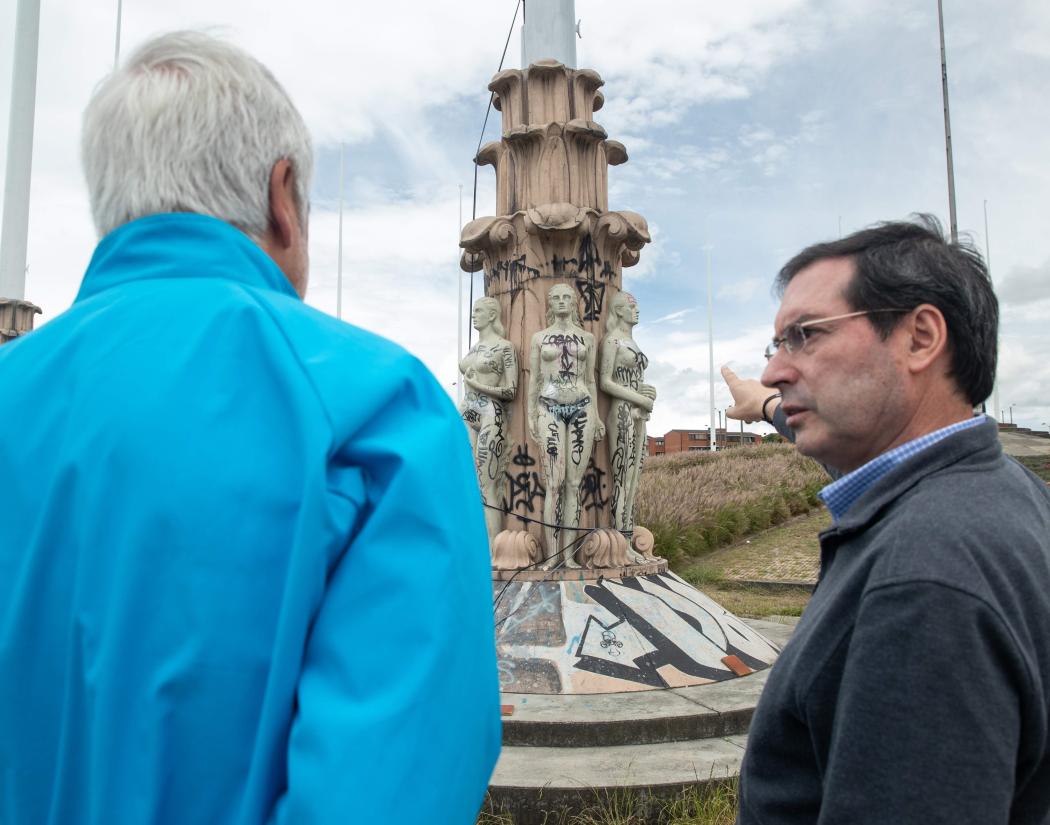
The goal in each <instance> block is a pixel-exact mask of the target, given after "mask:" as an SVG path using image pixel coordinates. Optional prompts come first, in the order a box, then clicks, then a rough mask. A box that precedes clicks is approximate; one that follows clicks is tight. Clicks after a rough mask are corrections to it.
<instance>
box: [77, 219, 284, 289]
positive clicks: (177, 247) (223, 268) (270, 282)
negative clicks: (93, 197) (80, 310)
mask: <svg viewBox="0 0 1050 825" xmlns="http://www.w3.org/2000/svg"><path fill="white" fill-rule="evenodd" d="M164 278H168V279H170V278H179V279H185V278H224V279H229V280H233V281H239V282H241V283H243V284H246V285H248V286H252V287H256V288H261V289H272V290H276V291H278V292H283V293H285V294H286V295H291V296H295V297H296V298H298V295H297V294H296V292H295V289H294V288H293V287H292V285H291V283H290V282H289V281H288V278H287V277H285V275H284V273H283V272H281V270H280V269H279V268H278V266H277V264H275V263H274V262H273V260H272V259H271V258H270V256H269V255H267V254H266V253H265V252H263V251H262V249H261V248H260V247H259V246H258V245H257V244H256V243H255V242H254V241H253V240H252V239H251V238H249V237H248V236H247V235H245V234H244V233H243V232H241V231H240V230H239V229H237V228H236V227H234V226H231V225H230V224H228V223H225V222H224V221H220V220H218V219H217V218H212V217H209V216H208V215H197V214H193V213H190V212H178V213H165V214H160V215H149V216H148V217H145V218H139V219H138V220H135V221H131V222H130V223H126V224H124V225H123V226H120V227H118V228H117V229H114V230H113V231H112V232H110V233H109V234H108V235H106V237H104V238H103V239H102V240H101V241H99V244H98V246H97V247H96V248H95V254H94V255H92V256H91V263H90V264H88V268H87V272H86V273H84V280H83V282H82V283H81V285H80V291H79V292H78V293H77V298H76V300H77V301H83V300H86V299H88V298H91V297H92V296H94V295H97V294H98V293H100V292H103V291H104V290H107V289H109V288H110V287H114V286H119V285H121V284H125V283H129V282H131V281H145V280H151V279H164Z"/></svg>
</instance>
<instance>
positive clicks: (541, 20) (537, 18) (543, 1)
mask: <svg viewBox="0 0 1050 825" xmlns="http://www.w3.org/2000/svg"><path fill="white" fill-rule="evenodd" d="M576 35H577V30H576V2H575V0H528V8H527V9H526V13H525V16H524V18H523V22H522V25H521V67H522V68H523V69H527V68H528V67H529V66H530V65H532V64H533V63H535V62H536V61H537V60H544V59H553V60H557V61H558V62H559V63H564V64H565V65H566V66H568V67H569V68H570V69H575V68H576Z"/></svg>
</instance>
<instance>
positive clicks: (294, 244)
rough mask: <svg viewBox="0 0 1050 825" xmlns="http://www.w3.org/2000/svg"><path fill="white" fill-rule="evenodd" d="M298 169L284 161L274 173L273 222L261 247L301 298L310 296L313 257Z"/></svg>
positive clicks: (273, 170)
mask: <svg viewBox="0 0 1050 825" xmlns="http://www.w3.org/2000/svg"><path fill="white" fill-rule="evenodd" d="M295 184H296V179H295V169H294V168H293V167H292V163H291V161H289V160H287V159H281V160H279V161H277V163H275V164H274V165H273V168H272V169H271V170H270V185H269V196H270V204H269V205H270V220H269V226H267V227H266V233H265V234H264V235H263V236H262V237H261V238H259V241H258V242H259V246H260V247H261V248H262V250H263V251H264V252H265V253H266V254H267V255H269V256H270V258H271V259H272V260H273V262H274V263H275V264H277V266H278V268H279V269H280V270H281V271H282V272H283V273H284V274H285V277H286V278H288V281H289V282H290V283H291V285H292V287H293V288H294V289H295V291H296V292H298V293H299V297H303V296H305V295H306V283H307V279H308V277H309V254H308V247H307V239H306V221H305V218H304V220H303V222H302V223H300V221H299V214H300V210H299V203H298V199H297V198H296V192H295V190H296V185H295Z"/></svg>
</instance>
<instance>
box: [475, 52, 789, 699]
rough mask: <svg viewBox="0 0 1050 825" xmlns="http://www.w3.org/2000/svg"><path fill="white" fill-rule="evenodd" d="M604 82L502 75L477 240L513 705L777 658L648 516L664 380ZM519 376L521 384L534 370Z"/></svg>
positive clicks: (493, 501)
mask: <svg viewBox="0 0 1050 825" xmlns="http://www.w3.org/2000/svg"><path fill="white" fill-rule="evenodd" d="M601 86H602V80H601V78H600V77H599V76H598V74H597V73H596V72H594V71H591V70H589V69H582V70H581V69H575V68H571V67H570V66H568V65H565V64H564V63H562V62H559V61H557V60H553V59H540V60H537V61H535V62H532V63H531V65H529V66H528V67H527V68H524V69H513V70H508V71H503V72H500V73H499V74H497V75H496V77H495V78H494V79H493V80H492V82H491V84H490V85H489V89H490V90H491V91H492V92H493V99H494V103H493V105H494V106H495V107H496V109H498V110H499V111H500V112H501V114H502V138H501V140H499V141H497V142H492V143H488V144H486V145H485V146H483V147H482V148H481V150H480V152H479V153H478V156H477V158H476V162H477V163H479V164H484V165H491V166H493V167H494V169H495V173H496V209H497V212H498V214H497V215H495V216H487V217H480V218H477V219H476V220H473V221H471V222H470V223H469V224H467V225H466V226H465V227H464V228H463V231H462V235H461V239H460V246H461V247H462V249H463V254H462V258H461V265H462V267H463V269H464V270H466V271H467V272H477V271H481V272H483V273H484V285H485V297H484V298H482V299H481V300H479V301H478V302H477V303H476V305H475V308H474V314H473V323H474V326H475V328H476V329H477V330H478V332H479V340H478V343H477V345H476V346H475V347H473V348H472V349H471V351H470V353H468V355H467V357H466V358H465V359H464V360H463V362H462V364H461V365H460V369H461V371H462V373H463V376H464V382H465V384H466V387H467V394H466V398H465V400H464V403H463V406H462V408H461V409H462V413H463V417H464V420H465V421H466V423H467V425H468V427H470V428H471V432H472V442H473V444H474V447H475V459H476V465H477V468H478V477H479V484H480V487H481V491H482V498H483V501H484V503H485V505H486V512H487V520H488V526H489V537H490V542H491V549H492V559H493V588H494V591H493V592H494V612H495V617H496V627H497V648H498V652H499V667H500V679H501V686H502V688H503V691H504V694H505V696H507V697H508V698H511V697H513V696H519V695H523V694H537V693H539V694H573V693H616V692H625V691H644V690H651V689H660V688H683V687H687V686H695V685H703V684H708V683H713V682H719V681H723V680H728V679H733V678H736V677H738V676H741V675H745V674H748V673H751V672H754V671H756V670H761V669H763V668H766V667H768V665H769V664H770V663H771V662H772V661H773V660H774V659H775V658H776V656H777V653H778V648H777V647H776V645H774V644H772V643H771V642H769V641H768V640H766V639H765V638H764V637H763V636H761V635H760V634H759V633H757V632H756V631H755V630H754V629H752V628H751V627H750V626H749V625H747V624H745V623H744V622H742V621H740V620H739V619H737V618H736V617H735V616H733V615H731V614H729V613H728V612H727V611H725V610H724V609H723V608H721V607H720V606H719V605H718V604H716V603H715V602H713V601H712V600H711V599H709V598H708V597H706V596H704V594H702V593H700V592H699V591H697V590H696V589H695V588H694V587H692V586H691V585H689V584H688V583H687V582H685V581H684V580H682V579H681V578H679V577H678V576H676V575H675V574H674V573H672V572H670V571H669V570H668V567H667V562H666V561H665V560H663V559H659V558H656V557H655V556H654V555H653V552H652V551H653V539H652V534H651V533H650V532H649V531H648V530H646V529H645V528H644V527H643V526H640V525H636V524H635V523H634V504H635V493H636V490H637V488H638V479H639V475H640V472H641V468H642V462H643V459H644V448H645V422H646V420H647V419H648V417H649V413H650V412H651V411H652V409H653V405H654V403H656V389H655V388H654V387H652V386H651V385H649V384H647V383H645V380H644V378H645V369H646V366H647V364H648V361H647V359H646V357H645V355H644V354H643V353H642V351H641V349H640V348H639V347H638V345H637V344H636V342H635V341H634V337H633V329H634V327H635V325H636V324H637V323H638V321H639V307H638V302H637V301H636V300H635V299H634V297H633V296H631V295H629V294H628V293H626V292H624V291H623V289H622V274H621V273H622V268H623V267H624V266H631V265H633V264H635V263H637V262H638V260H639V257H640V253H641V250H642V249H643V247H644V246H645V245H646V244H647V243H648V242H649V241H650V236H649V231H648V227H647V225H646V222H645V219H644V218H643V217H642V216H641V215H638V214H636V213H634V212H627V211H610V210H609V205H608V168H609V166H610V165H617V164H621V163H624V162H626V160H627V152H626V150H625V148H624V147H623V145H622V144H620V143H617V142H616V141H614V140H610V139H609V138H608V135H607V134H606V132H605V130H604V129H603V128H602V127H601V126H600V125H598V124H597V123H596V122H595V121H594V112H596V111H598V110H599V109H600V108H601V106H602V103H603V98H602V95H601V92H600V91H599V89H600V87H601ZM519 371H520V374H519Z"/></svg>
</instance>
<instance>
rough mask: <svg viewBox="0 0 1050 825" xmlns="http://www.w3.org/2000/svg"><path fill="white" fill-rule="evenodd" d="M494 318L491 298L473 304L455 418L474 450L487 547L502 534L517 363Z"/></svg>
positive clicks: (496, 303)
mask: <svg viewBox="0 0 1050 825" xmlns="http://www.w3.org/2000/svg"><path fill="white" fill-rule="evenodd" d="M499 316H500V306H499V301H497V300H496V299H495V298H479V299H478V300H477V301H475V302H474V309H473V311H472V312H471V323H472V324H473V326H474V329H476V330H477V331H478V342H477V343H476V344H475V345H474V346H473V347H471V348H470V352H468V353H467V354H466V355H465V356H463V360H462V361H460V362H459V371H460V372H461V373H462V374H463V383H464V385H465V386H466V391H465V392H464V394H463V402H462V403H461V404H460V408H459V412H460V415H462V416H463V420H464V421H465V422H466V424H467V430H468V432H469V433H470V445H471V447H473V448H474V466H475V468H476V470H477V473H478V486H479V487H480V488H481V500H482V501H483V502H484V503H485V505H486V506H485V526H486V527H487V528H488V534H489V544H490V545H491V544H492V540H493V539H494V538H495V537H496V534H497V533H499V532H500V531H501V530H502V529H503V512H502V511H501V509H499V508H501V507H502V497H501V495H500V493H501V489H502V486H503V483H504V473H505V471H506V469H507V464H508V461H509V459H510V444H509V442H508V439H509V437H510V401H511V400H512V399H513V398H514V396H515V395H517V392H518V359H517V357H516V356H515V355H514V345H513V344H511V342H510V341H508V340H507V339H506V338H504V337H503V336H504V335H505V334H506V333H505V332H504V330H503V324H502V323H501V322H500V317H499Z"/></svg>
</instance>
